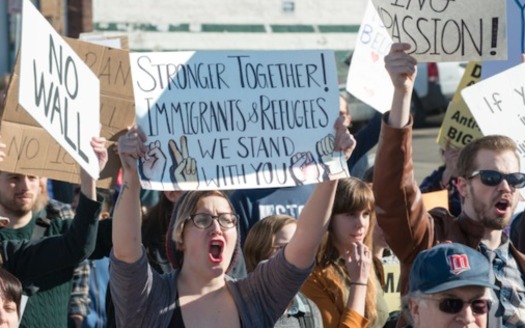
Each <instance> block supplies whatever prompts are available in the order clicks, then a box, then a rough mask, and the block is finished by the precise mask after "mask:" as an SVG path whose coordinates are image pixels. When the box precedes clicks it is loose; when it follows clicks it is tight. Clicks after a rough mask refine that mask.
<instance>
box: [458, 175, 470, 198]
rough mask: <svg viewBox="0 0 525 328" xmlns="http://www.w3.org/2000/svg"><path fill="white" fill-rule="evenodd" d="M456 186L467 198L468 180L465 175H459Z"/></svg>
mask: <svg viewBox="0 0 525 328" xmlns="http://www.w3.org/2000/svg"><path fill="white" fill-rule="evenodd" d="M456 188H457V189H458V192H459V194H460V195H461V196H462V197H463V198H465V197H466V196H467V192H468V191H467V190H468V180H467V179H466V178H464V177H458V178H457V180H456Z"/></svg>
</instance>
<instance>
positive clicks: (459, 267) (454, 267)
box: [448, 254, 470, 275]
mask: <svg viewBox="0 0 525 328" xmlns="http://www.w3.org/2000/svg"><path fill="white" fill-rule="evenodd" d="M448 264H449V265H450V272H451V273H452V274H455V275H458V274H460V273H462V272H465V271H468V270H470V264H469V263H468V257H467V255H466V254H453V255H450V256H449V257H448Z"/></svg>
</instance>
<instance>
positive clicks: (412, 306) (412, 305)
mask: <svg viewBox="0 0 525 328" xmlns="http://www.w3.org/2000/svg"><path fill="white" fill-rule="evenodd" d="M408 310H409V311H410V316H411V317H412V321H413V322H414V324H415V326H416V327H419V325H418V324H417V323H418V322H419V303H418V302H416V301H414V300H409V301H408Z"/></svg>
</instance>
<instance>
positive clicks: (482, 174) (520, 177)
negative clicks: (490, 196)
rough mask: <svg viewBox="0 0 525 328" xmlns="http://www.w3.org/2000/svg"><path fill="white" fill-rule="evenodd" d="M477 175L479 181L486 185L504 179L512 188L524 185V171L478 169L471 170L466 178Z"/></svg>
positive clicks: (498, 182)
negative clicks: (507, 171)
mask: <svg viewBox="0 0 525 328" xmlns="http://www.w3.org/2000/svg"><path fill="white" fill-rule="evenodd" d="M478 175H479V178H480V180H481V182H482V183H483V184H484V185H487V186H492V187H494V186H497V185H499V184H500V183H501V181H503V180H504V179H505V180H506V181H507V183H508V184H509V186H511V187H513V188H523V187H525V173H521V172H516V173H509V174H504V173H501V172H498V171H494V170H479V171H474V172H472V174H471V175H470V176H469V177H468V179H469V180H470V179H473V178H475V177H476V176H478Z"/></svg>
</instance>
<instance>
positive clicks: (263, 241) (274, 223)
mask: <svg viewBox="0 0 525 328" xmlns="http://www.w3.org/2000/svg"><path fill="white" fill-rule="evenodd" d="M288 224H297V222H296V221H295V219H294V218H292V217H291V216H289V215H271V216H268V217H266V218H264V219H262V220H260V221H257V222H256V223H255V224H254V225H253V227H251V228H250V231H249V232H248V236H246V241H245V242H244V248H243V250H244V261H245V262H246V270H247V271H248V273H250V272H252V271H253V270H255V267H256V266H257V264H259V262H261V261H263V260H266V259H268V258H269V257H270V256H271V255H272V247H273V246H274V242H275V235H276V234H277V233H278V232H279V231H280V230H281V229H282V228H283V227H284V226H286V225H288Z"/></svg>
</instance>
